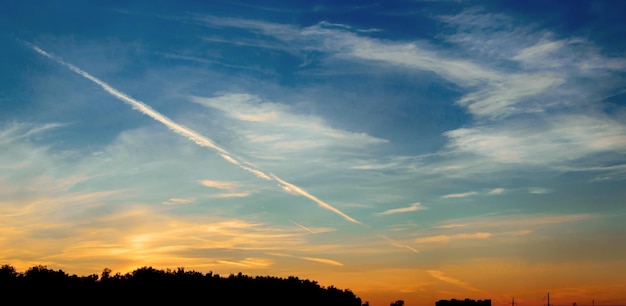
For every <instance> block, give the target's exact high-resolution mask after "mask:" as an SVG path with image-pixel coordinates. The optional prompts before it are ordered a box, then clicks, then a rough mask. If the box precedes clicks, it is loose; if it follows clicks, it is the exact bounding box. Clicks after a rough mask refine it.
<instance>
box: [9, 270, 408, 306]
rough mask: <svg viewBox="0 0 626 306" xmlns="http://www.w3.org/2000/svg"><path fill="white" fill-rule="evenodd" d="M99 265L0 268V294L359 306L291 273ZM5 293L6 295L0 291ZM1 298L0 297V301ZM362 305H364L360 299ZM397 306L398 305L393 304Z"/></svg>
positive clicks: (63, 299)
mask: <svg viewBox="0 0 626 306" xmlns="http://www.w3.org/2000/svg"><path fill="white" fill-rule="evenodd" d="M111 274H112V271H111V269H109V268H104V269H103V270H102V273H101V275H100V278H98V275H96V274H92V275H88V276H77V275H68V274H67V273H65V272H64V271H63V270H53V269H48V268H47V267H46V266H42V265H38V266H34V267H31V268H29V269H28V270H27V271H26V272H25V273H19V272H17V271H16V270H15V268H13V267H12V266H9V265H3V266H2V267H0V292H10V293H11V294H12V295H13V296H16V297H21V301H20V304H27V305H29V304H44V303H45V304H63V305H85V304H91V302H93V301H96V300H97V301H102V302H104V301H107V302H108V303H109V304H122V305H127V304H169V303H172V304H176V305H184V304H192V303H193V304H198V301H201V303H200V304H204V305H224V304H228V305H230V306H240V305H241V306H243V305H266V304H267V305H274V306H287V305H289V306H291V305H299V306H317V305H328V306H362V305H361V299H360V298H358V297H357V296H356V295H355V294H354V293H353V292H352V291H350V290H348V289H346V290H342V289H339V288H336V287H334V286H329V287H322V286H320V285H319V284H318V283H317V282H316V281H310V280H308V279H305V280H303V279H300V278H298V277H295V276H290V277H288V278H278V277H273V276H256V277H251V276H248V275H244V274H242V273H238V274H231V275H229V276H228V277H221V276H220V275H219V274H213V273H212V272H209V273H206V274H202V273H200V272H195V271H185V269H184V268H182V267H179V268H178V269H176V270H169V269H167V270H165V271H164V270H158V269H155V268H153V267H141V268H138V269H136V270H134V271H132V272H129V273H126V274H120V273H116V274H115V275H111ZM3 296H4V297H6V295H3ZM3 302H6V300H2V298H0V304H4V303H3ZM364 305H369V303H367V302H366V303H365V304H364ZM397 306H402V304H400V305H397Z"/></svg>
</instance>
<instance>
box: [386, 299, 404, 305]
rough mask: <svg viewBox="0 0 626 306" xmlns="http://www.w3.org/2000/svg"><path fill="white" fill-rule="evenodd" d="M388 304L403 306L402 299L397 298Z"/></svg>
mask: <svg viewBox="0 0 626 306" xmlns="http://www.w3.org/2000/svg"><path fill="white" fill-rule="evenodd" d="M389 306H404V301H403V300H397V301H395V302H391V304H389Z"/></svg>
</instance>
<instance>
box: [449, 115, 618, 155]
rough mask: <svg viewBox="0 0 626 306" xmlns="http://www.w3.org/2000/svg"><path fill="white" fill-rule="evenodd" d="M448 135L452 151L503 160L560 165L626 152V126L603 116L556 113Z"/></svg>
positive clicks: (451, 132) (462, 129) (463, 130)
mask: <svg viewBox="0 0 626 306" xmlns="http://www.w3.org/2000/svg"><path fill="white" fill-rule="evenodd" d="M445 135H446V136H447V137H448V138H449V139H450V143H449V144H448V146H449V147H450V148H451V149H452V150H453V151H455V152H457V153H470V154H475V155H478V156H484V157H487V158H489V159H491V160H494V161H496V162H501V163H526V164H535V165H545V166H557V165H562V164H564V163H567V162H568V161H572V160H576V159H579V158H582V157H586V156H589V155H591V154H594V153H602V152H626V125H624V124H621V123H620V122H618V121H615V120H612V119H611V118H608V117H604V118H602V117H600V116H597V117H592V116H585V115H577V116H554V117H552V118H551V119H550V121H549V122H543V123H541V125H536V126H519V125H517V124H515V123H514V124H502V125H500V126H489V127H487V126H482V127H474V128H461V129H457V130H453V131H449V132H446V133H445Z"/></svg>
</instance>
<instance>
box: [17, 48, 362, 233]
mask: <svg viewBox="0 0 626 306" xmlns="http://www.w3.org/2000/svg"><path fill="white" fill-rule="evenodd" d="M25 43H26V45H28V46H29V47H31V48H32V49H33V50H35V51H36V52H37V53H39V54H41V55H43V56H45V57H47V58H49V59H51V60H54V61H56V62H57V63H59V64H61V65H63V66H65V67H67V68H68V69H70V70H71V71H73V72H75V73H77V74H79V75H80V76H82V77H84V78H86V79H88V80H90V81H92V82H94V83H96V84H97V85H99V86H100V87H102V89H104V90H105V91H106V92H108V93H109V94H111V95H112V96H114V97H116V98H118V99H119V100H122V101H123V102H124V103H126V104H129V105H130V106H132V107H133V109H134V110H137V111H139V112H140V113H142V114H144V115H146V116H148V117H151V118H152V119H154V120H156V121H158V122H160V123H162V124H164V125H165V126H167V127H168V128H169V129H170V130H172V131H174V132H175V133H177V134H179V135H182V136H184V137H186V138H187V139H189V140H191V141H193V142H195V143H196V144H197V145H199V146H201V147H207V148H210V149H213V150H214V151H216V152H217V153H218V154H219V155H220V156H221V157H222V158H223V159H224V160H226V161H227V162H229V163H231V164H233V165H235V166H237V167H239V168H240V169H243V170H245V171H248V172H250V173H252V174H254V175H256V176H257V177H260V178H263V179H265V180H272V179H274V180H276V181H278V183H279V186H280V187H281V188H282V189H283V190H285V191H287V192H289V193H292V194H297V195H300V196H303V197H305V198H308V199H310V200H311V201H313V202H315V203H317V204H318V205H319V206H320V207H322V208H324V209H327V210H329V211H332V212H334V213H336V214H338V215H340V216H341V217H343V218H344V219H346V220H348V221H350V222H352V223H357V224H361V223H360V222H359V221H357V220H355V219H354V218H352V217H350V216H348V215H346V214H344V213H343V212H341V211H340V210H339V209H337V208H335V207H333V206H331V205H330V204H328V203H326V202H324V201H322V200H320V199H318V198H316V197H315V196H313V195H311V194H309V193H308V192H306V191H305V190H304V189H302V188H300V187H298V186H296V185H293V184H291V183H288V182H287V181H285V180H283V179H281V178H279V177H278V176H276V175H274V174H271V177H270V176H269V175H267V174H266V173H265V172H263V171H261V170H259V169H254V168H252V167H249V166H244V165H242V163H245V164H247V165H250V163H247V162H244V161H239V160H237V159H236V158H234V157H233V156H232V155H231V154H230V153H229V152H228V151H227V150H225V149H224V148H222V147H220V146H219V145H217V144H215V142H213V141H212V140H211V139H209V138H207V137H205V136H202V135H201V134H199V133H198V132H196V131H194V130H192V129H190V128H187V127H185V126H183V125H181V124H178V123H176V122H174V121H172V120H171V119H170V118H168V117H166V116H165V115H163V114H161V113H159V112H158V111H156V110H154V109H153V108H152V107H150V106H148V105H147V104H145V103H143V102H141V101H139V100H136V99H133V98H131V97H129V96H128V95H126V94H125V93H123V92H121V91H119V90H117V89H115V88H113V87H111V86H110V85H109V84H107V83H105V82H104V81H102V80H100V79H98V78H96V77H95V76H92V75H91V74H89V73H87V72H85V71H84V70H82V69H80V68H78V67H76V66H74V65H72V64H70V63H67V62H65V61H64V60H63V59H61V58H60V57H57V56H55V55H52V54H50V53H48V52H46V51H44V50H42V49H41V48H39V47H37V46H35V45H33V44H31V43H29V42H25Z"/></svg>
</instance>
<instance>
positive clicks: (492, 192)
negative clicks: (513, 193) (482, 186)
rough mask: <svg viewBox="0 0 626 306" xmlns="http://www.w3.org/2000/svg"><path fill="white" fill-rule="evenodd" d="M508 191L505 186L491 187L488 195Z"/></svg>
mask: <svg viewBox="0 0 626 306" xmlns="http://www.w3.org/2000/svg"><path fill="white" fill-rule="evenodd" d="M505 192H506V190H505V189H504V188H494V189H491V190H490V191H489V192H488V193H487V194H488V195H499V194H504V193H505Z"/></svg>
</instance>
